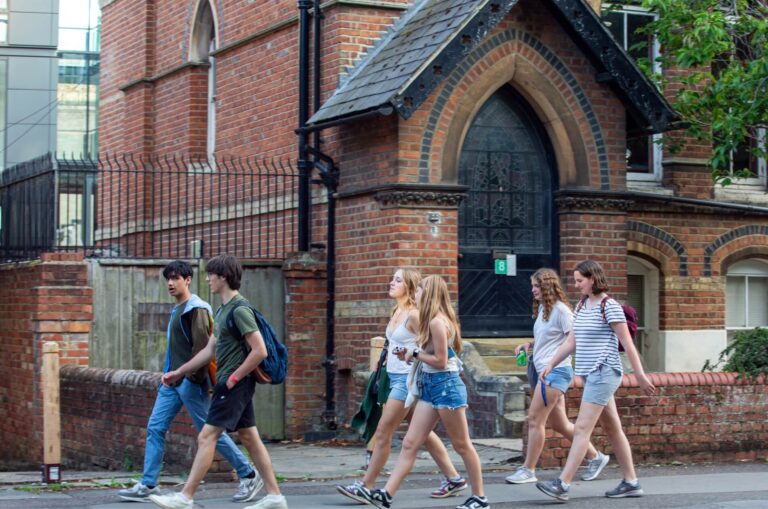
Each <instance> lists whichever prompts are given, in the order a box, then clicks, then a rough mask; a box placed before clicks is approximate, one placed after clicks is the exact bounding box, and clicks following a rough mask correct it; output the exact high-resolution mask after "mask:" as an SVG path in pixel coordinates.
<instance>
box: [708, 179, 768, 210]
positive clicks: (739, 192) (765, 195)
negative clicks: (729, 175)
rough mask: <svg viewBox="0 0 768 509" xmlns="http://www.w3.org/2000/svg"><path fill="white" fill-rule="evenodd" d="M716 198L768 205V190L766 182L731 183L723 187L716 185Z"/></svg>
mask: <svg viewBox="0 0 768 509" xmlns="http://www.w3.org/2000/svg"><path fill="white" fill-rule="evenodd" d="M715 199H716V200H720V201H729V202H737V203H749V204H759V205H768V192H766V188H765V183H763V182H756V183H754V184H753V183H749V184H731V185H729V186H726V187H723V186H720V185H715Z"/></svg>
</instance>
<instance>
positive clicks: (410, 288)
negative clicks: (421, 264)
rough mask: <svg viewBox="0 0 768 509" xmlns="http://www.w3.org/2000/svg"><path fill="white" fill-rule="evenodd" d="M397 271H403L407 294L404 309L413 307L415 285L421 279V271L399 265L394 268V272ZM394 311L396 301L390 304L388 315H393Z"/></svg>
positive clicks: (414, 305)
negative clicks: (392, 304)
mask: <svg viewBox="0 0 768 509" xmlns="http://www.w3.org/2000/svg"><path fill="white" fill-rule="evenodd" d="M398 271H400V272H402V273H403V284H405V295H406V296H407V301H406V310H411V309H414V308H415V307H416V287H417V286H419V282H420V281H421V273H420V272H419V271H418V270H417V269H414V268H413V267H399V268H397V269H396V270H395V274H397V272H398ZM393 277H394V276H393ZM396 311H397V303H395V305H394V306H392V312H391V313H390V315H389V317H390V318H392V317H393V316H395V312H396Z"/></svg>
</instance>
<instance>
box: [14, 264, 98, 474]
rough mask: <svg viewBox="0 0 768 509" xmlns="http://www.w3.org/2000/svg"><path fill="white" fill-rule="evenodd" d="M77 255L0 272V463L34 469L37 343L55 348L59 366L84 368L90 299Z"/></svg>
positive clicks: (38, 413)
mask: <svg viewBox="0 0 768 509" xmlns="http://www.w3.org/2000/svg"><path fill="white" fill-rule="evenodd" d="M87 285H88V272H87V267H86V265H85V264H84V263H83V260H82V256H79V255H70V254H44V255H43V257H42V260H41V261H35V262H28V263H24V264H19V265H5V266H2V268H0V287H2V288H3V298H2V300H0V372H2V373H4V374H5V375H4V376H2V377H0V407H1V408H2V414H3V419H2V420H0V443H2V444H3V446H2V447H0V462H3V463H5V464H7V465H16V464H18V465H34V466H35V467H36V466H37V465H39V464H40V462H41V461H42V458H43V442H42V440H43V417H42V389H41V380H40V370H41V367H42V347H43V343H45V342H48V341H53V342H56V343H58V344H59V349H60V364H61V365H62V366H64V365H70V364H71V365H80V366H83V365H86V364H87V363H88V333H89V332H90V330H91V319H92V313H93V295H92V291H91V288H89V287H88V286H87Z"/></svg>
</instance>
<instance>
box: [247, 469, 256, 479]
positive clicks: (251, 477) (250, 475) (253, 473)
mask: <svg viewBox="0 0 768 509" xmlns="http://www.w3.org/2000/svg"><path fill="white" fill-rule="evenodd" d="M255 478H256V471H255V470H251V473H250V474H248V475H246V476H245V479H255Z"/></svg>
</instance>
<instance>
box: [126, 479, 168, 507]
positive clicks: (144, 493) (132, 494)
mask: <svg viewBox="0 0 768 509" xmlns="http://www.w3.org/2000/svg"><path fill="white" fill-rule="evenodd" d="M159 494H160V490H159V489H158V488H157V486H155V487H154V488H149V487H147V486H146V485H144V484H141V483H140V482H137V483H136V484H134V485H133V487H132V488H128V489H125V490H120V491H118V492H117V496H118V497H120V498H122V499H123V500H128V501H130V502H146V501H147V499H148V498H149V496H150V495H159Z"/></svg>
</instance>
